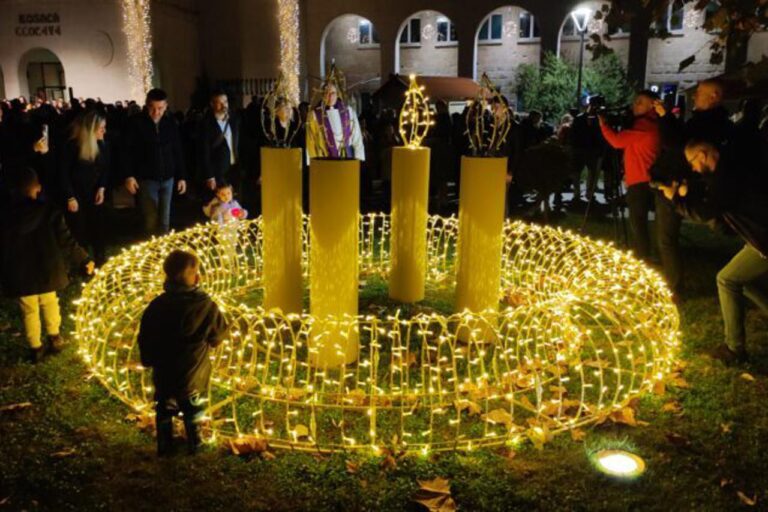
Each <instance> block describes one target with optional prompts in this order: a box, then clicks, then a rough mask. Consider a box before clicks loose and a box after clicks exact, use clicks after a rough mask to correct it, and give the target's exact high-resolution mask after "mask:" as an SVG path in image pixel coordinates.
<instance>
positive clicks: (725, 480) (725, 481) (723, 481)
mask: <svg viewBox="0 0 768 512" xmlns="http://www.w3.org/2000/svg"><path fill="white" fill-rule="evenodd" d="M731 484H733V479H732V478H721V479H720V487H721V488H722V487H725V486H727V485H731Z"/></svg>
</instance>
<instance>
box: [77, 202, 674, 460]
mask: <svg viewBox="0 0 768 512" xmlns="http://www.w3.org/2000/svg"><path fill="white" fill-rule="evenodd" d="M308 222H309V218H308V217H305V221H304V234H303V246H304V247H303V251H302V253H303V260H304V261H303V268H304V271H305V273H306V272H307V269H308V261H307V257H308V254H309V247H308V244H309V235H308V229H307V226H308ZM359 226H360V233H359V240H360V245H359V251H360V252H359V262H360V272H361V274H362V275H363V276H367V277H369V278H377V277H378V278H386V275H387V274H388V273H389V268H390V254H389V247H390V244H389V240H390V239H391V235H392V233H391V224H390V217H389V216H388V215H384V214H369V215H366V216H364V217H362V218H361V219H360V222H359ZM458 228H459V225H458V220H457V219H456V218H455V217H450V218H442V217H430V218H429V221H428V225H427V233H426V236H427V276H426V281H427V289H428V290H442V291H444V292H445V291H446V290H447V291H450V290H451V289H452V288H453V287H454V286H455V262H454V257H453V255H454V254H455V253H456V245H457V243H458ZM503 238H504V245H503V251H502V254H501V259H502V279H501V286H500V287H499V290H498V294H499V299H500V302H501V303H502V307H501V308H500V310H499V311H483V312H480V311H478V312H471V311H464V312H462V313H456V314H451V315H441V314H439V313H437V312H433V311H429V310H427V311H422V312H418V313H417V314H415V315H414V316H412V317H410V318H407V317H405V316H402V315H401V312H400V311H397V312H395V313H393V314H378V315H377V314H372V313H371V312H369V313H367V314H362V315H359V316H355V317H342V318H338V319H337V321H338V322H339V324H343V325H345V326H348V328H349V329H354V331H355V333H356V334H357V335H359V343H360V344H359V358H358V359H357V361H355V362H354V363H351V364H349V365H345V366H342V367H340V368H317V367H314V366H312V365H311V364H309V361H310V357H311V354H312V351H313V350H317V348H316V347H315V346H311V345H310V344H308V338H309V336H310V333H311V332H313V329H316V328H317V319H316V318H314V317H313V316H312V315H310V314H308V313H306V312H304V313H302V314H288V315H285V314H283V313H281V312H280V311H279V310H272V311H265V310H264V309H263V307H261V304H260V299H259V297H260V293H259V292H260V291H261V289H262V288H263V286H264V283H263V273H262V268H263V259H262V254H263V233H262V229H261V219H254V220H250V221H245V222H241V223H239V224H238V226H237V238H236V239H230V238H228V235H223V233H222V232H221V228H220V227H219V226H218V225H217V224H213V223H212V224H206V225H198V226H195V227H193V228H191V229H188V230H186V231H182V232H179V233H173V234H171V235H168V236H165V237H162V238H155V239H152V240H150V241H148V242H145V243H142V244H138V245H134V246H133V247H130V248H128V249H125V250H124V251H123V252H122V253H120V254H119V255H117V256H115V257H113V258H111V259H110V260H109V261H108V262H107V264H106V265H105V266H104V267H103V269H102V270H100V271H98V273H97V275H96V277H95V278H94V279H93V280H92V281H90V282H89V283H88V284H87V285H86V286H85V288H84V290H83V295H82V297H81V298H80V299H79V300H78V304H77V312H76V314H75V324H76V330H75V338H76V340H77V343H78V345H79V350H80V355H81V357H82V358H83V360H84V361H85V363H86V364H87V366H88V367H89V369H90V371H91V372H92V374H93V376H95V377H96V378H97V379H98V380H99V381H100V382H101V383H102V384H103V385H104V386H105V387H106V388H107V389H108V390H109V391H110V392H112V393H113V394H114V395H115V396H117V397H118V398H120V399H121V400H122V401H124V402H125V403H126V404H128V405H130V406H131V407H133V408H134V410H136V411H138V412H139V413H140V414H149V415H151V414H152V413H151V411H152V384H151V383H152V380H151V372H148V371H146V370H145V369H144V368H143V367H142V366H141V364H140V362H139V353H138V346H137V344H136V335H137V330H138V324H139V319H140V318H141V314H142V312H143V311H144V309H145V308H146V306H147V304H148V303H149V302H150V301H151V300H152V299H153V298H154V297H156V296H157V295H158V294H159V293H160V292H161V291H162V287H163V276H162V272H160V271H159V270H160V268H161V267H162V261H163V259H164V258H165V256H166V255H167V254H168V253H169V252H170V251H171V250H173V249H184V250H188V251H192V252H194V253H195V254H197V256H198V257H199V258H200V264H201V273H202V280H201V285H202V287H203V288H204V289H205V290H206V291H207V292H209V293H210V294H211V296H212V297H213V299H214V300H215V301H216V302H217V304H219V306H220V307H221V309H222V311H223V313H224V315H225V317H226V318H227V322H228V323H229V325H230V326H231V329H230V332H229V334H228V336H227V338H226V339H225V340H224V342H223V343H222V345H221V346H220V347H219V348H217V349H216V350H215V351H214V352H213V353H212V354H211V360H212V366H213V374H212V378H211V382H210V386H209V389H208V404H207V405H208V408H207V411H206V414H207V419H208V420H209V422H208V425H209V427H210V428H209V429H207V430H209V432H210V436H209V440H211V441H214V440H217V439H219V440H230V441H232V440H234V441H237V440H242V441H244V442H245V441H248V440H250V439H254V438H258V439H263V440H266V441H268V443H269V444H270V446H272V447H275V448H286V449H297V450H311V451H315V450H317V451H347V450H370V451H372V452H373V453H379V452H380V450H381V449H382V448H383V447H385V446H388V447H392V448H393V450H394V451H400V450H404V451H407V452H412V453H420V454H424V455H426V454H428V453H429V452H430V451H440V450H455V449H460V450H471V449H473V448H477V447H481V446H494V445H500V444H504V443H512V444H514V443H517V442H519V441H522V440H524V439H526V438H529V439H531V440H532V441H533V442H534V443H536V442H542V440H544V439H549V438H550V437H551V435H553V434H557V433H559V432H565V431H568V430H572V429H576V428H579V427H581V426H584V425H588V424H594V423H598V422H601V421H605V420H606V419H607V418H608V417H611V415H613V414H616V413H621V411H622V409H623V408H624V407H626V406H627V405H628V404H630V403H631V402H632V401H633V400H634V399H636V398H637V397H639V396H641V395H643V394H645V393H649V392H651V391H652V390H653V389H656V387H657V386H658V385H660V384H661V383H663V382H664V380H665V379H666V378H667V377H668V376H669V375H670V374H671V372H672V371H673V368H674V366H675V360H676V358H677V354H678V351H679V346H680V334H679V331H678V327H679V317H678V313H677V309H676V307H675V305H674V303H673V302H672V295H671V293H670V291H669V289H668V288H667V286H666V285H665V283H664V281H663V279H662V277H661V276H660V275H659V273H658V272H656V271H655V270H653V269H651V268H649V267H647V266H646V265H645V264H644V263H643V262H641V261H640V260H638V259H636V258H634V257H633V256H632V255H631V254H629V253H628V252H624V251H621V250H619V249H617V248H615V247H613V246H612V245H611V244H608V243H604V242H600V241H593V240H590V239H588V238H584V237H582V236H579V235H576V234H574V233H571V232H568V231H564V230H561V229H555V228H551V227H545V226H537V225H534V224H525V223H522V222H507V223H506V224H505V226H504V234H503ZM232 242H234V243H232ZM345 328H346V327H345ZM460 332H461V333H468V334H469V335H468V336H466V335H464V336H459V333H460Z"/></svg>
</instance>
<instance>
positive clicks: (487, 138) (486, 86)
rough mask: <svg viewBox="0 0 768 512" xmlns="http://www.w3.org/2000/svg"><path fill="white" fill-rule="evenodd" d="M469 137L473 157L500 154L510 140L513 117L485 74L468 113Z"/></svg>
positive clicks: (467, 132)
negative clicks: (508, 139)
mask: <svg viewBox="0 0 768 512" xmlns="http://www.w3.org/2000/svg"><path fill="white" fill-rule="evenodd" d="M465 121H466V126H467V131H466V134H467V137H468V139H469V147H470V148H471V150H472V155H473V156H481V157H492V156H496V155H497V154H498V152H499V150H501V147H502V146H503V145H504V143H505V142H506V140H507V135H509V130H510V128H511V126H512V117H511V115H510V112H509V108H508V107H507V102H506V100H505V99H504V97H503V96H502V95H501V93H500V92H499V90H498V88H497V87H496V86H495V85H494V84H493V82H491V80H490V78H488V75H487V74H485V73H483V76H482V78H481V79H480V89H479V91H478V93H477V96H476V97H475V99H474V100H473V101H472V103H471V104H470V105H469V108H468V109H467V114H466V119H465Z"/></svg>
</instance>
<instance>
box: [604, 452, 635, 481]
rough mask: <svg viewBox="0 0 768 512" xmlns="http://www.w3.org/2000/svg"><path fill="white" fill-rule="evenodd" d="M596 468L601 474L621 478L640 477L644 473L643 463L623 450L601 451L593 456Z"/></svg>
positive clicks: (632, 454)
mask: <svg viewBox="0 0 768 512" xmlns="http://www.w3.org/2000/svg"><path fill="white" fill-rule="evenodd" d="M595 458H596V460H597V467H598V468H599V469H600V471H602V472H603V473H605V474H607V475H611V476H617V477H621V478H631V477H636V476H640V475H642V474H643V472H645V461H644V460H643V459H641V458H640V457H638V456H637V455H635V454H634V453H629V452H626V451H623V450H602V451H600V452H598V453H597V454H596V455H595Z"/></svg>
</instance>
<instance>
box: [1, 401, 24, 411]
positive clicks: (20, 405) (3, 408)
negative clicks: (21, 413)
mask: <svg viewBox="0 0 768 512" xmlns="http://www.w3.org/2000/svg"><path fill="white" fill-rule="evenodd" d="M27 407H32V402H19V403H17V404H8V405H0V412H12V411H18V410H20V409H26V408H27Z"/></svg>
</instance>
